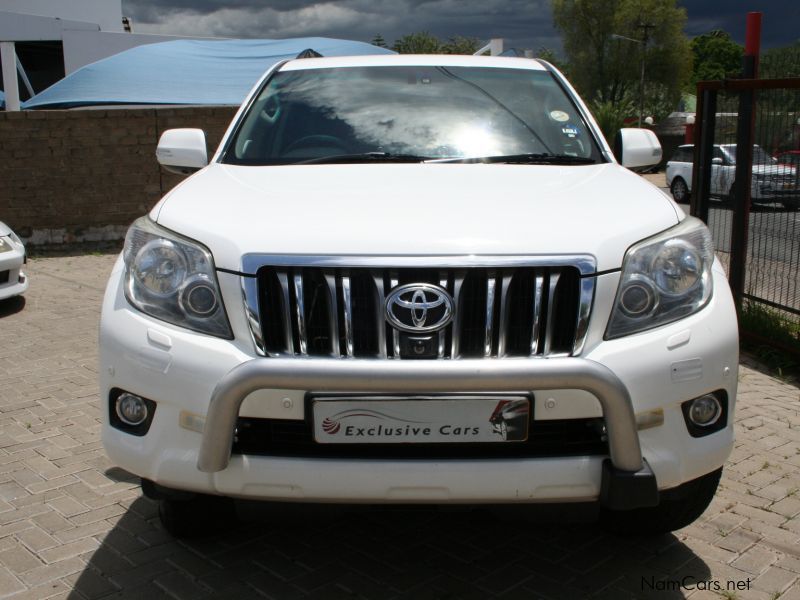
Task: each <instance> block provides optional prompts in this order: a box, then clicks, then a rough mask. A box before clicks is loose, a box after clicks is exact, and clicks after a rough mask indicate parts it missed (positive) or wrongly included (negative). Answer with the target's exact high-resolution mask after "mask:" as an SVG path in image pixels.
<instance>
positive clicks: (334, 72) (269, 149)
mask: <svg viewBox="0 0 800 600" xmlns="http://www.w3.org/2000/svg"><path fill="white" fill-rule="evenodd" d="M528 154H535V155H537V156H542V155H545V156H557V157H558V156H563V157H565V158H567V159H569V158H577V159H586V160H581V161H572V162H569V161H566V162H567V164H580V163H581V162H594V161H600V160H601V156H600V152H599V150H598V148H597V146H596V144H595V142H594V140H593V139H592V137H591V135H590V133H589V128H588V126H587V125H586V123H585V122H584V120H583V119H582V118H581V116H580V114H579V112H578V110H577V109H576V107H575V105H574V104H573V103H572V101H571V100H570V99H569V98H568V97H567V95H566V94H565V93H564V91H563V90H562V88H561V86H560V85H559V84H558V82H557V81H556V80H555V79H554V78H553V76H552V75H551V74H550V73H549V72H547V71H534V70H528V69H504V68H487V67H477V68H476V67H434V66H377V67H347V68H336V69H307V70H300V71H286V72H278V73H275V74H274V75H273V76H272V77H271V78H270V79H269V81H268V82H267V84H266V85H265V86H264V89H263V90H261V92H260V93H259V95H258V97H257V98H256V99H255V101H254V102H253V103H252V105H251V106H250V108H249V110H248V112H247V113H246V114H245V116H244V117H243V119H242V121H241V122H240V124H239V126H238V127H237V129H236V131H235V133H234V135H233V137H232V139H231V141H230V142H229V144H228V146H227V147H226V150H225V154H224V158H223V162H226V163H232V164H244V165H274V164H292V163H300V162H307V161H311V162H324V160H325V158H326V157H337V158H338V159H344V160H338V162H348V161H349V159H350V158H351V157H352V159H353V162H358V160H357V159H358V158H359V157H361V158H364V157H365V156H369V157H370V158H371V159H374V158H375V157H379V158H389V157H393V158H404V159H406V160H412V161H421V160H431V159H433V160H436V159H448V158H453V159H457V158H469V157H501V156H516V157H519V155H528Z"/></svg>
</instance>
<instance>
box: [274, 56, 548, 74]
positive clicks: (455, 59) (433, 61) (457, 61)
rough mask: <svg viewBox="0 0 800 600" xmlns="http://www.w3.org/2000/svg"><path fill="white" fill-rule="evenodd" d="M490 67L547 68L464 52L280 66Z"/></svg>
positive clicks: (308, 61) (304, 60)
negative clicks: (470, 54)
mask: <svg viewBox="0 0 800 600" xmlns="http://www.w3.org/2000/svg"><path fill="white" fill-rule="evenodd" d="M382 66H396V67H415V66H417V67H488V68H496V69H526V70H529V71H546V70H547V67H546V66H545V65H544V64H543V63H542V62H540V61H539V60H536V59H531V58H517V57H510V56H468V55H463V54H370V55H364V56H332V57H323V58H299V59H294V60H290V61H288V62H287V63H285V64H284V65H283V66H281V69H280V70H281V71H303V70H307V69H330V68H340V67H382Z"/></svg>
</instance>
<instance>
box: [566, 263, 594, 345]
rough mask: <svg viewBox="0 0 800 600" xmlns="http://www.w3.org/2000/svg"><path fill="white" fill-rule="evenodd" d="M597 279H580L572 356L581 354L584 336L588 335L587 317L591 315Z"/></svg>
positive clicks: (584, 342) (584, 340)
mask: <svg viewBox="0 0 800 600" xmlns="http://www.w3.org/2000/svg"><path fill="white" fill-rule="evenodd" d="M596 282H597V279H596V278H595V277H585V278H583V279H581V292H580V304H579V305H578V320H577V323H576V324H575V343H574V344H573V345H572V355H573V356H578V355H580V354H581V353H582V352H583V347H584V345H585V344H586V336H587V334H588V333H589V317H590V316H591V314H592V303H593V302H594V288H595V283H596Z"/></svg>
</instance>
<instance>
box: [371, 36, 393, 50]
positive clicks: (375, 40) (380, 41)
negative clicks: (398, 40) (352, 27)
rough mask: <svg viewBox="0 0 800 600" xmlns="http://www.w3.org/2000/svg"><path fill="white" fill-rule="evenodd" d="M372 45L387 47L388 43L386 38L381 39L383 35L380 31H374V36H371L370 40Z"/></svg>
mask: <svg viewBox="0 0 800 600" xmlns="http://www.w3.org/2000/svg"><path fill="white" fill-rule="evenodd" d="M370 44H372V45H373V46H378V48H388V47H389V45H388V44H387V43H386V40H384V39H383V36H382V35H381V34H380V33H376V34H375V37H374V38H372V41H371V42H370Z"/></svg>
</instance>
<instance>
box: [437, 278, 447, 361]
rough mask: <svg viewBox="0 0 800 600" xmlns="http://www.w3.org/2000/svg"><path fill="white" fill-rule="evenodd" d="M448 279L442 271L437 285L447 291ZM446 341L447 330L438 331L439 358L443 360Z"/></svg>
mask: <svg viewBox="0 0 800 600" xmlns="http://www.w3.org/2000/svg"><path fill="white" fill-rule="evenodd" d="M448 279H449V278H448V276H447V271H442V272H441V273H439V285H440V286H442V287H443V288H444V289H447V283H448ZM446 340H447V329H446V328H445V329H442V330H441V331H439V339H438V342H439V352H438V355H439V358H444V345H445V341H446Z"/></svg>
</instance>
